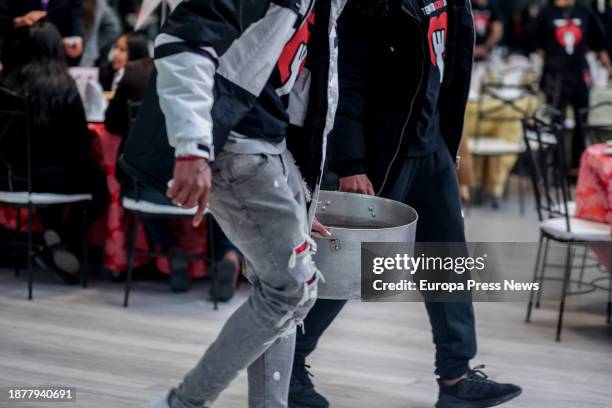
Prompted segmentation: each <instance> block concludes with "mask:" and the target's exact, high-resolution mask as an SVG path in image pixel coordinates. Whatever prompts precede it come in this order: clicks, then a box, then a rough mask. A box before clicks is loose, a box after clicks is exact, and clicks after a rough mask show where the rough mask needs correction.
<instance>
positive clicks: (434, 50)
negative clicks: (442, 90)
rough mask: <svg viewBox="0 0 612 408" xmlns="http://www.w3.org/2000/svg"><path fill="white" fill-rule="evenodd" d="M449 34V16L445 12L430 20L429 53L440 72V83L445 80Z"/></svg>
mask: <svg viewBox="0 0 612 408" xmlns="http://www.w3.org/2000/svg"><path fill="white" fill-rule="evenodd" d="M447 34H448V14H447V13H446V11H445V12H443V13H442V14H440V15H439V16H434V17H432V18H431V19H430V20H429V32H428V33H427V38H428V39H429V53H430V57H431V63H432V65H434V66H436V67H438V69H439V71H440V82H442V80H443V79H444V58H445V57H446V41H447V38H446V37H447Z"/></svg>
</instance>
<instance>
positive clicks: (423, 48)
mask: <svg viewBox="0 0 612 408" xmlns="http://www.w3.org/2000/svg"><path fill="white" fill-rule="evenodd" d="M402 8H403V9H404V11H405V12H406V14H408V15H409V16H410V18H412V19H413V20H414V22H415V23H416V25H417V26H418V27H419V32H420V33H421V51H422V53H423V62H422V65H421V77H420V78H419V84H418V86H417V89H416V92H415V93H414V96H413V97H412V102H410V110H409V111H408V117H407V118H406V121H405V122H404V126H403V127H402V133H401V135H400V140H399V143H398V145H397V150H396V151H395V154H394V155H393V158H392V159H391V162H390V163H389V166H388V167H387V172H386V173H385V178H384V179H383V182H382V184H381V186H380V189H379V190H378V193H377V194H376V195H377V196H380V195H381V194H382V192H383V191H384V189H385V185H386V184H387V180H388V179H389V175H390V173H391V169H392V168H393V165H394V164H395V161H396V160H397V157H398V156H399V153H400V150H401V148H402V142H403V141H404V134H405V133H406V129H407V128H408V123H410V119H411V117H412V112H413V111H414V103H415V102H416V98H417V96H418V95H419V94H420V92H421V87H422V86H423V78H424V77H425V61H426V56H427V53H426V50H425V45H424V40H425V34H424V33H423V27H421V24H420V22H419V19H418V18H417V17H416V16H415V15H414V14H412V12H411V11H409V10H407V9H405V8H404V7H403V6H402Z"/></svg>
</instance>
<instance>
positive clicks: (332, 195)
mask: <svg viewBox="0 0 612 408" xmlns="http://www.w3.org/2000/svg"><path fill="white" fill-rule="evenodd" d="M319 202H320V204H319V208H318V209H317V218H318V219H319V221H320V222H321V223H322V224H323V225H325V226H326V227H327V228H328V229H329V230H330V232H331V233H332V235H333V239H326V238H323V237H320V236H316V237H315V240H316V241H317V246H318V250H317V253H316V255H315V257H314V260H315V263H316V265H317V267H318V268H319V270H320V271H321V273H322V274H323V276H324V279H325V282H320V283H319V298H321V299H360V297H361V243H362V242H414V239H415V233H416V225H417V219H418V215H417V213H416V211H415V210H414V209H413V208H411V207H409V206H407V205H406V204H403V203H400V202H397V201H393V200H389V199H385V198H380V197H374V196H366V195H361V194H351V193H339V192H332V191H322V192H321V195H320V196H319Z"/></svg>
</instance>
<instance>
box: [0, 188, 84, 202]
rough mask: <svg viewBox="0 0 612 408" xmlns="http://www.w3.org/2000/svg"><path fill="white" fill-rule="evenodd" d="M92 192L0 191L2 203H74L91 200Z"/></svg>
mask: <svg viewBox="0 0 612 408" xmlns="http://www.w3.org/2000/svg"><path fill="white" fill-rule="evenodd" d="M91 199H92V197H91V194H53V193H31V194H29V193H28V192H26V191H23V192H22V191H19V192H14V191H0V203H5V204H19V205H25V204H33V205H52V204H72V203H79V202H83V201H91Z"/></svg>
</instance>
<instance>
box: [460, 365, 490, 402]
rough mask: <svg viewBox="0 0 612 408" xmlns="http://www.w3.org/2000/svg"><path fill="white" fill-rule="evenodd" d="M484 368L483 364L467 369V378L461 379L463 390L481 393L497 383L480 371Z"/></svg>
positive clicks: (475, 393) (470, 392) (484, 392)
mask: <svg viewBox="0 0 612 408" xmlns="http://www.w3.org/2000/svg"><path fill="white" fill-rule="evenodd" d="M484 368H485V366H484V365H479V366H476V367H474V368H472V369H471V370H470V371H468V376H467V378H465V379H464V380H463V381H461V382H462V383H463V384H464V386H465V392H467V393H468V394H474V395H482V394H486V393H488V392H489V391H491V390H492V389H493V388H494V387H496V386H497V385H498V384H497V383H496V382H495V381H492V380H489V376H488V375H486V374H485V373H484V372H483V371H482V370H483V369H484Z"/></svg>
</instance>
